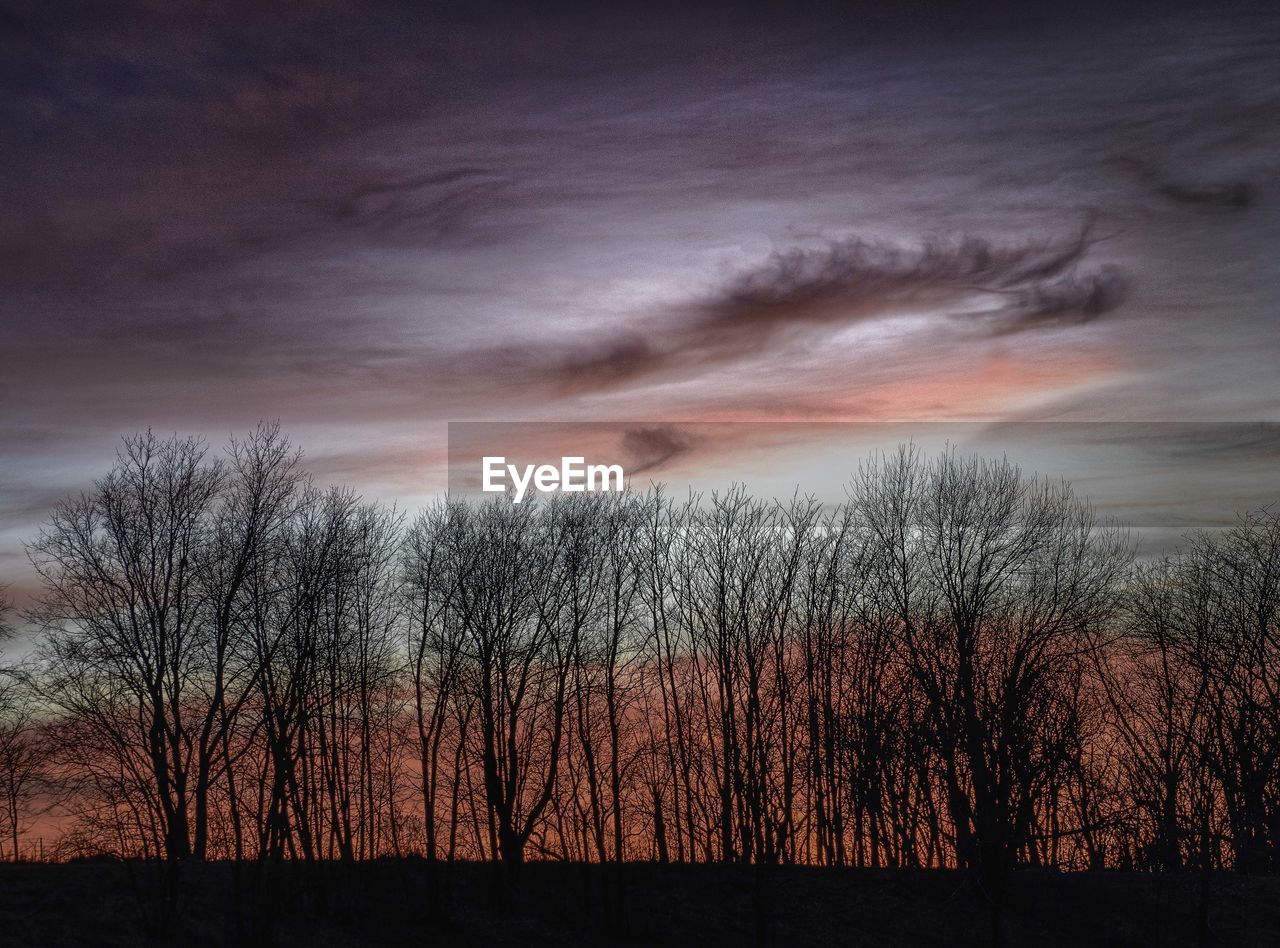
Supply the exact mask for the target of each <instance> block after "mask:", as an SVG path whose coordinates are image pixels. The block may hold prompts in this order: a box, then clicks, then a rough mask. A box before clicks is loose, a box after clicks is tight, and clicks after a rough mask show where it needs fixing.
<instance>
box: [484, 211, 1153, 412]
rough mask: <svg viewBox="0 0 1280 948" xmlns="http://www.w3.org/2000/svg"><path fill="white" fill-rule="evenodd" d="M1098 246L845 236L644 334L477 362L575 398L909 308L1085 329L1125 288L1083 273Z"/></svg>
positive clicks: (991, 321)
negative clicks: (900, 241)
mask: <svg viewBox="0 0 1280 948" xmlns="http://www.w3.org/2000/svg"><path fill="white" fill-rule="evenodd" d="M1097 240H1098V238H1095V237H1094V236H1092V234H1091V231H1090V229H1089V228H1084V229H1082V230H1081V231H1080V232H1079V233H1078V234H1077V235H1075V236H1074V237H1072V238H1070V239H1067V240H1060V241H1031V242H1024V243H997V242H993V241H989V240H985V239H982V238H977V237H965V238H958V239H943V238H937V239H930V240H926V241H924V242H923V243H921V244H919V245H918V246H915V247H909V246H906V247H904V246H900V245H896V244H890V243H885V242H882V241H872V240H866V239H862V238H850V239H846V240H839V241H830V242H827V243H824V244H821V245H818V246H806V247H796V248H792V249H788V250H784V251H778V252H775V253H773V254H771V255H770V256H769V257H768V259H766V260H765V261H764V262H763V263H762V264H761V265H760V266H758V267H755V268H751V269H748V270H745V271H743V272H740V273H739V274H737V275H736V276H734V277H732V278H731V279H730V280H729V281H728V282H727V283H726V284H725V285H724V286H723V288H722V289H721V290H720V291H718V292H717V293H716V294H715V295H713V296H712V297H711V298H710V299H707V300H705V301H702V302H695V303H693V304H691V305H689V306H687V307H685V308H684V309H682V310H681V311H680V312H678V313H675V314H672V315H670V316H668V317H667V318H666V319H665V320H654V321H653V324H652V325H651V326H650V327H648V329H647V331H641V330H639V329H636V330H630V329H628V330H623V331H621V332H618V333H615V334H614V335H612V336H608V337H604V338H601V339H597V340H588V341H586V342H578V343H572V344H569V345H568V346H566V347H563V348H556V347H533V348H532V349H516V348H514V347H506V348H504V349H502V350H500V352H498V353H494V354H490V356H483V357H481V358H482V359H483V358H489V357H493V358H495V359H496V360H497V361H500V362H501V363H502V364H504V365H505V366H507V368H508V370H509V371H510V372H511V373H513V374H515V375H522V374H523V375H525V376H531V377H533V378H535V379H541V380H542V381H544V382H546V383H548V384H550V385H551V386H552V387H553V388H555V389H557V390H559V391H562V392H565V393H581V392H588V391H594V390H600V389H610V388H619V387H623V386H626V385H628V384H632V383H636V382H640V381H645V380H650V379H653V380H674V379H681V378H689V377H696V376H697V375H698V374H700V373H701V372H702V371H704V370H706V369H709V368H714V367H716V366H718V365H721V364H724V363H728V362H732V361H734V360H739V359H744V358H749V357H754V356H759V355H761V354H763V353H765V352H767V351H769V350H770V349H771V348H772V347H778V348H783V347H785V346H786V344H788V343H789V342H791V341H793V340H795V339H796V338H813V337H818V338H820V337H822V336H824V335H829V334H830V333H832V332H835V331H838V330H840V329H842V328H846V327H849V326H854V325H858V324H863V323H870V322H874V321H876V320H882V319H885V318H888V317H892V316H897V315H902V314H904V313H907V312H912V311H926V312H929V313H931V314H932V315H933V318H937V319H941V320H945V325H947V326H949V327H951V328H953V329H957V330H959V331H960V332H961V333H962V334H976V335H977V336H978V337H996V336H1008V335H1012V334H1015V333H1022V332H1032V331H1045V330H1050V329H1053V328H1056V327H1061V326H1067V325H1073V324H1080V323H1087V322H1091V321H1092V320H1095V319H1097V318H1099V317H1100V316H1103V315H1105V314H1106V313H1109V312H1111V311H1112V310H1114V309H1116V307H1118V306H1119V305H1120V304H1121V303H1122V302H1123V300H1124V298H1125V294H1126V292H1127V288H1128V284H1129V279H1128V276H1127V275H1126V274H1125V273H1124V271H1123V270H1122V269H1121V268H1120V267H1119V266H1117V265H1115V264H1102V265H1099V266H1090V264H1089V263H1088V261H1087V259H1086V258H1087V256H1088V253H1089V250H1090V248H1091V247H1092V246H1093V245H1094V244H1095V243H1096V242H1097Z"/></svg>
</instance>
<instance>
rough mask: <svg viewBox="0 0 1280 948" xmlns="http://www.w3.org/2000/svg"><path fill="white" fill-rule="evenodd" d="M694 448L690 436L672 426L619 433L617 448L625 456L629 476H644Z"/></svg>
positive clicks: (649, 427)
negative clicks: (619, 439)
mask: <svg viewBox="0 0 1280 948" xmlns="http://www.w3.org/2000/svg"><path fill="white" fill-rule="evenodd" d="M693 445H694V438H693V435H692V434H690V433H688V432H686V431H685V430H683V429H681V428H678V427H676V426H674V425H641V426H637V427H634V428H628V429H627V430H626V431H625V432H623V434H622V438H621V442H620V447H621V449H622V452H623V453H624V454H625V455H626V457H627V461H628V463H627V465H626V470H627V473H628V474H643V473H645V472H647V471H655V470H657V469H659V468H661V467H663V466H664V465H665V464H666V463H667V462H668V461H671V460H672V459H674V458H676V457H679V456H681V455H684V454H687V453H688V452H689V451H690V450H691V449H692V448H693Z"/></svg>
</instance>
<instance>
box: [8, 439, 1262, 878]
mask: <svg viewBox="0 0 1280 948" xmlns="http://www.w3.org/2000/svg"><path fill="white" fill-rule="evenodd" d="M29 556H30V559H31V562H32V563H33V564H34V566H35V568H36V570H37V571H38V573H39V575H40V577H41V580H42V582H43V593H42V595H41V596H40V598H39V601H38V603H37V605H36V606H35V607H33V608H32V609H31V610H30V611H29V612H28V613H27V615H26V616H25V619H26V621H27V623H28V625H29V627H30V628H31V629H32V630H33V634H34V635H35V637H36V639H35V642H36V644H35V648H34V652H33V654H32V656H31V658H30V659H29V660H28V661H27V662H26V663H24V665H23V667H22V668H20V669H11V670H10V672H9V674H8V675H7V676H6V678H5V682H6V685H5V688H6V689H7V690H4V691H0V699H3V701H0V705H3V707H0V717H2V719H3V727H2V728H0V782H3V787H2V788H0V789H2V790H3V796H4V797H5V807H4V809H5V813H4V815H3V817H2V818H0V819H2V820H3V822H4V824H5V826H6V827H7V828H8V830H9V833H10V842H9V846H10V847H11V848H10V850H9V851H10V852H11V853H12V854H16V853H17V852H18V851H19V831H20V828H21V825H22V822H23V820H24V819H28V818H29V814H27V810H26V809H24V808H28V809H29V808H31V807H34V806H36V805H37V804H36V802H35V801H36V800H37V798H40V799H45V798H47V797H48V796H49V795H50V794H52V793H53V792H54V791H55V790H56V791H57V793H58V805H59V806H60V807H61V809H62V811H63V812H64V813H65V814H66V816H64V818H63V823H64V825H65V826H66V827H67V828H66V832H65V833H64V835H63V837H62V839H61V842H60V844H59V847H60V848H59V849H58V852H59V853H60V854H62V855H64V856H75V855H90V854H94V853H101V852H110V853H115V854H118V855H127V856H141V857H147V858H153V859H163V860H168V861H181V860H205V859H233V860H237V861H258V862H265V861H271V860H299V861H303V862H317V861H325V860H340V861H346V862H355V861H360V860H369V859H373V858H377V857H383V856H406V855H417V856H421V857H423V858H425V859H427V860H431V861H433V862H437V861H438V862H445V861H451V860H462V859H467V860H472V859H474V860H493V861H498V862H501V863H502V864H503V865H505V866H508V867H511V868H512V869H513V870H514V868H515V867H518V866H519V865H520V864H521V863H522V862H523V861H525V860H527V859H531V858H537V859H543V858H545V859H561V860H581V861H588V862H599V863H621V862H623V861H634V860H652V861H656V862H664V863H665V862H749V863H757V864H766V865H767V864H791V863H803V864H817V865H835V866H871V867H933V866H958V867H963V868H966V869H970V870H973V871H974V872H975V873H976V874H977V875H978V877H979V878H981V879H982V880H983V882H984V884H986V885H988V886H990V887H992V888H993V889H997V890H998V889H999V887H1000V886H1002V885H1003V881H1004V880H1005V879H1006V878H1007V876H1008V874H1009V873H1010V872H1011V871H1013V870H1014V869H1015V868H1016V867H1019V866H1040V867H1058V868H1064V869H1085V868H1101V867H1120V868H1136V869H1165V870H1181V869H1188V868H1194V867H1202V868H1213V869H1218V868H1233V869H1238V870H1244V871H1272V870H1274V869H1276V868H1277V865H1278V864H1280V677H1278V673H1280V667H1278V666H1277V662H1278V660H1280V517H1278V516H1277V514H1276V513H1275V512H1273V511H1267V510H1263V511H1256V512H1252V513H1249V514H1245V515H1242V516H1241V517H1240V518H1239V520H1238V522H1237V523H1236V525H1235V526H1234V527H1233V528H1231V529H1227V530H1223V531H1219V532H1216V533H1213V534H1207V533H1206V534H1197V535H1193V536H1190V537H1188V539H1187V541H1186V543H1185V544H1184V546H1183V547H1182V548H1181V549H1179V550H1178V551H1176V552H1174V553H1172V554H1170V555H1169V556H1166V557H1164V558H1161V559H1159V560H1154V561H1152V560H1137V559H1135V543H1134V540H1133V538H1132V537H1131V536H1130V535H1129V534H1128V533H1127V532H1126V531H1125V530H1124V529H1122V528H1121V527H1119V526H1117V525H1115V524H1111V523H1107V522H1104V521H1102V520H1100V519H1099V518H1098V517H1097V516H1096V515H1095V514H1094V512H1093V511H1092V510H1091V508H1090V507H1089V505H1088V503H1087V502H1086V501H1084V500H1082V499H1080V498H1078V497H1077V496H1075V494H1074V493H1073V492H1072V490H1071V488H1070V487H1069V485H1067V484H1065V483H1061V482H1056V481H1053V480H1048V479H1043V478H1036V477H1030V476H1027V475H1025V474H1023V473H1022V472H1021V471H1020V470H1019V469H1018V468H1017V467H1016V466H1014V465H1013V464H1011V463H1009V462H1008V461H1007V460H1000V459H988V458H981V457H967V456H963V455H962V454H960V453H958V452H956V451H947V452H943V453H941V454H938V455H927V454H925V453H924V452H922V451H921V450H919V449H918V448H916V447H913V446H910V445H906V446H903V447H901V448H900V449H898V450H897V451H896V452H891V453H888V454H884V455H878V456H875V457H871V458H869V459H868V460H867V461H866V462H865V463H863V464H862V465H861V466H860V468H859V470H858V471H857V472H855V473H854V475H853V476H852V478H851V481H850V483H849V485H848V489H847V495H846V499H845V500H844V501H843V502H842V503H839V504H836V505H834V506H832V505H822V504H819V503H818V502H816V501H815V500H813V499H810V498H804V497H799V496H797V497H795V498H792V499H790V500H785V501H776V500H771V499H770V500H766V499H760V498H755V497H753V496H751V495H750V494H749V493H747V492H746V491H745V490H744V489H742V488H733V489H730V490H728V491H725V492H723V493H715V494H710V495H695V496H689V497H683V498H676V497H674V496H672V495H670V494H669V493H668V492H666V491H665V490H663V489H661V488H654V489H651V490H649V491H647V492H630V493H621V494H593V495H584V494H578V495H553V496H547V497H544V498H541V499H539V501H538V502H537V503H530V502H526V503H523V504H513V503H511V502H510V501H509V500H507V499H502V498H499V499H496V500H493V499H491V500H488V501H485V502H482V503H481V502H472V501H464V500H457V499H442V500H440V501H438V502H436V503H434V504H433V505H431V506H430V507H429V508H427V509H426V510H423V511H422V512H420V513H418V514H417V515H416V516H412V517H410V516H408V515H407V514H406V513H405V512H403V511H400V510H398V509H396V508H394V507H390V506H386V505H383V504H379V503H371V502H367V501H365V500H363V499H362V498H361V497H359V496H358V495H356V494H355V493H354V492H353V491H351V490H349V489H345V488H321V487H318V486H316V485H315V484H314V483H313V482H312V481H311V480H310V478H309V477H308V476H307V475H306V473H305V471H304V468H303V465H302V459H301V456H300V454H299V452H298V451H297V450H296V449H295V448H294V447H293V446H292V445H291V444H290V442H289V440H288V439H287V438H286V437H285V436H284V435H283V434H282V433H281V432H280V431H279V430H278V428H276V427H274V426H262V427H260V428H259V429H257V430H256V431H254V432H252V433H251V434H250V435H248V436H247V437H245V438H243V439H237V440H233V441H232V442H231V443H230V444H229V445H228V447H227V448H226V450H225V451H224V452H220V453H219V452H213V451H211V450H210V449H209V448H208V446H207V445H206V444H205V443H203V442H202V441H199V440H196V439H183V438H178V437H174V438H167V439H165V438H160V437H157V436H155V435H153V434H151V433H147V434H141V435H137V436H133V437H129V438H126V439H125V441H124V444H123V447H122V449H121V451H120V453H119V455H118V458H117V460H116V463H115V465H114V467H113V468H112V469H111V471H110V472H109V473H108V474H107V475H106V476H105V477H103V478H102V479H100V480H98V481H97V482H95V484H94V485H93V487H92V489H90V490H89V491H87V492H86V493H84V494H82V495H81V496H79V497H76V498H72V499H69V500H67V501H65V502H63V503H62V504H61V505H59V506H58V507H57V509H56V510H54V511H53V513H52V514H51V515H50V517H49V519H48V521H47V523H46V524H45V525H44V527H43V528H42V530H41V532H40V533H39V535H38V536H37V537H35V538H34V539H33V540H32V542H31V543H30V545H29ZM24 749H25V751H24ZM11 751H12V752H11ZM24 753H25V756H24ZM37 787H39V788H40V792H39V793H36V792H35V791H34V789H33V788H37ZM24 814H25V815H24Z"/></svg>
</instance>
